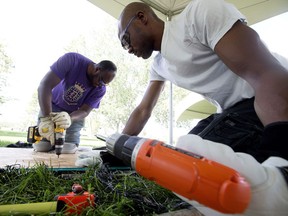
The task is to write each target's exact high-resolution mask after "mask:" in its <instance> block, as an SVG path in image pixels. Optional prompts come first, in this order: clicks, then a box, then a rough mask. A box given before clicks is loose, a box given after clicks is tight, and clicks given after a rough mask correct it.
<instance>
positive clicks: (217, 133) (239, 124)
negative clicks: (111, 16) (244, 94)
mask: <svg viewBox="0 0 288 216" xmlns="http://www.w3.org/2000/svg"><path fill="white" fill-rule="evenodd" d="M263 130H264V126H263V124H262V123H261V121H260V120H259V118H258V116H257V114H256V112H255V110H254V98H251V99H246V100H243V101H241V102H238V103H237V104H235V105H234V106H232V107H230V108H228V109H227V110H224V111H223V112H222V113H220V114H218V113H215V114H212V115H210V116H209V117H207V118H206V119H203V120H201V121H200V122H199V123H198V124H197V125H196V126H195V127H194V128H193V129H192V130H191V131H190V132H189V134H196V135H199V136H200V137H202V138H203V139H207V140H211V141H214V142H219V143H223V144H226V145H228V146H230V147H231V148H232V149H233V150H234V151H235V152H244V153H247V154H250V155H252V156H253V157H254V158H255V159H256V160H258V161H259V162H263V161H264V160H266V159H267V158H268V157H269V156H272V155H269V152H267V151H266V153H265V154H263V153H262V152H261V142H262V141H261V139H262V136H263ZM276 152H277V150H276ZM273 154H275V152H274V153H273ZM276 155H277V153H276Z"/></svg>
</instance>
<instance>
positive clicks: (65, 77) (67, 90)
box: [50, 53, 106, 112]
mask: <svg viewBox="0 0 288 216" xmlns="http://www.w3.org/2000/svg"><path fill="white" fill-rule="evenodd" d="M90 63H93V62H92V61H91V60H90V59H88V58H86V57H85V56H83V55H81V54H78V53H66V54H65V55H63V56H62V57H60V58H59V59H58V60H57V61H56V62H55V63H54V64H53V65H52V66H51V67H50V68H51V70H52V71H53V72H54V73H55V74H56V75H57V76H58V77H59V78H60V79H61V82H60V83H59V84H58V85H57V86H55V88H54V89H53V90H52V102H53V103H54V104H55V105H57V106H58V107H60V108H62V109H63V111H67V112H73V111H75V110H78V109H79V107H81V106H82V105H83V104H87V105H89V106H91V107H92V108H98V107H99V105H100V101H101V99H102V97H103V96H104V95H105V93H106V86H101V87H94V86H93V85H92V84H91V82H90V81H89V79H88V77H87V68H88V65H89V64H90Z"/></svg>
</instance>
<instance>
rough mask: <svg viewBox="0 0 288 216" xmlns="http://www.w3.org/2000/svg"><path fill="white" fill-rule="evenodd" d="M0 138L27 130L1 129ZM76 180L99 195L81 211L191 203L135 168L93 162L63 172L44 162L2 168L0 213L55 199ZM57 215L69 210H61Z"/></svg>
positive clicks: (13, 138) (142, 211) (120, 211)
mask: <svg viewBox="0 0 288 216" xmlns="http://www.w3.org/2000/svg"><path fill="white" fill-rule="evenodd" d="M0 140H1V144H0V145H2V146H6V145H7V144H10V143H15V142H17V141H23V142H26V133H18V132H7V131H0ZM84 141H85V144H86V145H89V144H91V145H92V146H96V145H102V146H103V142H102V141H98V140H96V139H88V138H84V139H83V143H84ZM96 143H97V144H96ZM0 160H1V159H0ZM74 183H77V184H81V185H82V187H83V189H84V190H85V191H88V192H90V193H91V194H95V196H96V200H95V202H96V205H95V206H89V207H87V208H85V209H84V210H83V211H82V212H81V214H80V215H97V216H98V215H99V216H100V215H101V216H118V215H119V216H122V215H123V216H124V215H125V216H126V215H147V216H149V215H155V214H161V213H164V212H168V211H174V210H178V209H183V208H187V207H188V206H189V205H188V204H187V203H185V202H183V201H182V200H180V199H179V198H178V197H177V196H175V195H174V194H173V193H171V192H170V191H167V190H166V189H164V188H162V187H160V186H158V185H156V184H155V183H153V182H151V181H148V180H146V179H143V178H142V177H141V176H139V175H138V174H137V173H135V172H134V171H132V170H122V171H121V170H113V171H112V170H111V169H109V167H107V166H106V165H102V166H99V165H94V166H91V167H88V168H87V169H86V170H85V171H84V172H83V171H82V172H81V173H79V172H77V171H75V172H71V173H69V174H68V175H67V174H64V175H63V174H61V173H59V172H55V171H53V170H51V169H49V168H47V167H46V166H45V165H43V164H37V165H35V167H31V168H29V169H27V168H23V167H17V166H13V165H12V166H9V167H6V168H3V169H0V215H16V213H15V212H14V214H12V213H8V212H1V211H2V210H1V209H4V208H5V206H7V205H13V206H15V205H16V204H31V205H32V206H33V203H42V202H52V201H55V199H54V198H55V196H56V195H63V194H67V193H68V192H71V191H72V189H71V187H72V185H73V184H74ZM1 206H2V208H1ZM16 206H19V205H16ZM29 211H30V208H29V207H26V208H25V212H26V213H23V212H22V213H21V214H20V215H32V213H31V212H30V213H29ZM54 211H55V210H54ZM33 214H34V213H33ZM17 215H19V214H17ZM34 215H49V213H47V212H43V214H42V213H41V214H34ZM54 215H67V214H66V213H65V212H58V213H57V214H54Z"/></svg>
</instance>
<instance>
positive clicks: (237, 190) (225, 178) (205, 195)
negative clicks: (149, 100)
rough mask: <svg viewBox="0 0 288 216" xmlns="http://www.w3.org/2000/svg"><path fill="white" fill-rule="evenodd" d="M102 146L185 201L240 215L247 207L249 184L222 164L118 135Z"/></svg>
mask: <svg viewBox="0 0 288 216" xmlns="http://www.w3.org/2000/svg"><path fill="white" fill-rule="evenodd" d="M106 146H107V150H108V152H110V153H111V154H112V155H114V156H115V157H116V158H118V159H121V160H122V161H123V162H124V163H125V164H127V165H129V166H131V167H132V168H133V169H135V170H136V172H137V173H139V174H140V175H141V176H143V177H145V178H147V179H149V180H152V181H154V182H156V183H157V184H159V185H161V186H162V187H164V188H166V189H169V190H171V191H173V192H175V193H177V194H179V195H181V196H183V197H185V198H188V199H189V200H195V201H197V202H199V203H202V204H203V205H205V206H207V207H210V208H213V209H215V210H217V211H220V212H223V213H243V212H244V211H245V209H246V208H247V207H248V205H249V202H250V199H251V190H250V185H249V184H248V183H247V182H246V181H245V179H244V178H243V177H241V176H240V174H239V173H238V172H237V171H235V170H233V169H231V168H229V167H226V166H224V165H222V164H219V163H217V162H214V161H211V160H208V159H207V158H204V157H202V156H200V155H197V154H193V153H191V152H187V151H184V150H182V149H178V148H176V147H173V146H171V145H167V144H165V143H163V142H161V141H158V140H154V139H147V138H140V137H136V136H128V135H124V134H118V133H116V134H113V135H111V136H110V137H108V138H107V140H106Z"/></svg>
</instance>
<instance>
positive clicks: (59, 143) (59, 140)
mask: <svg viewBox="0 0 288 216" xmlns="http://www.w3.org/2000/svg"><path fill="white" fill-rule="evenodd" d="M64 142H65V130H64V129H63V128H58V127H56V128H55V153H56V155H57V156H58V157H59V155H60V154H61V152H62V149H63V146H64Z"/></svg>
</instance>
